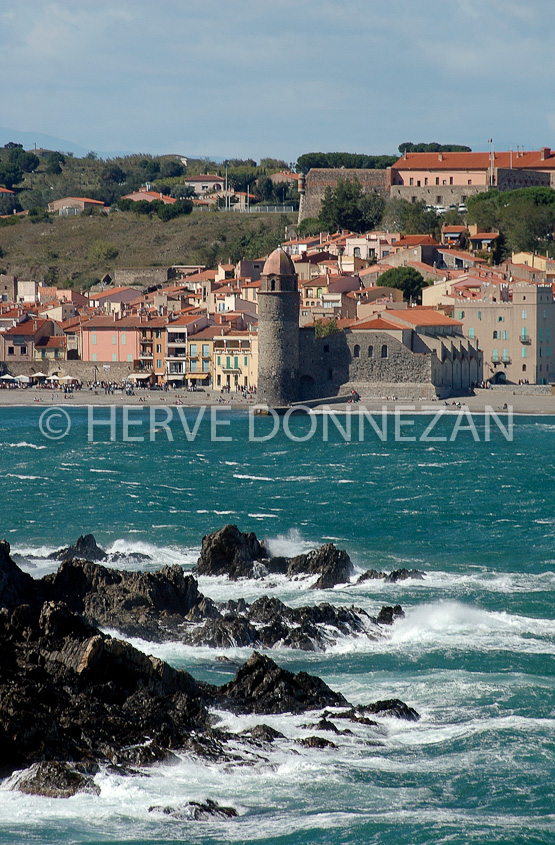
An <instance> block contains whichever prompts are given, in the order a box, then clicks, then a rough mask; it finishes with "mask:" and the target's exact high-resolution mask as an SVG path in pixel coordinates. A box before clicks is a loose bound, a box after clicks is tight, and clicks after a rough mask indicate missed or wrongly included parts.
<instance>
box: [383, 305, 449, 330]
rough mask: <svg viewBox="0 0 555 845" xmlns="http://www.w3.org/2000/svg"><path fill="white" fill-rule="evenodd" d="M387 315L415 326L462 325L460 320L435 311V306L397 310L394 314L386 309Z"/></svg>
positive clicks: (419, 306)
mask: <svg viewBox="0 0 555 845" xmlns="http://www.w3.org/2000/svg"><path fill="white" fill-rule="evenodd" d="M384 313H385V314H387V317H388V318H389V317H393V319H398V320H402V321H403V322H406V323H410V324H411V325H414V326H462V323H460V322H458V320H452V319H451V318H450V317H446V316H445V314H443V313H442V312H440V311H435V310H434V309H433V308H425V307H424V306H422V305H418V306H416V308H407V309H405V310H403V311H399V312H395V313H394V314H393V313H391V312H389V311H386V312H384Z"/></svg>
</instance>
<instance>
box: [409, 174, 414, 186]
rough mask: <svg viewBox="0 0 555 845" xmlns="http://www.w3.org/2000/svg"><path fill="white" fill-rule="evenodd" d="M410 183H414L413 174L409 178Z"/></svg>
mask: <svg viewBox="0 0 555 845" xmlns="http://www.w3.org/2000/svg"><path fill="white" fill-rule="evenodd" d="M409 185H414V179H413V178H412V176H411V177H410V179H409Z"/></svg>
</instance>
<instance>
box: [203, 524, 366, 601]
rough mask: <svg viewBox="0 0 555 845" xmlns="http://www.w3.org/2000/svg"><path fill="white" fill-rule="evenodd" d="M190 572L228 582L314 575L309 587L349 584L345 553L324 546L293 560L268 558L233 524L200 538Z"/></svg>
mask: <svg viewBox="0 0 555 845" xmlns="http://www.w3.org/2000/svg"><path fill="white" fill-rule="evenodd" d="M193 572H194V573H195V574H197V575H227V577H228V578H231V580H233V581H236V580H237V579H239V578H262V577H265V576H266V575H277V574H279V575H286V576H287V577H288V578H295V579H296V578H300V577H308V576H318V578H317V580H316V581H315V583H314V584H312V588H313V589H316V590H328V589H330V588H331V587H334V586H335V585H336V584H344V583H347V582H348V581H349V578H350V577H351V575H352V573H353V564H352V563H351V559H350V557H349V555H348V554H347V552H346V551H344V550H342V549H336V548H335V546H334V545H333V543H326V544H325V545H324V546H320V548H319V549H315V550H313V551H311V552H308V553H307V554H302V555H297V556H296V557H294V558H286V557H272V556H271V555H270V552H269V550H268V549H267V548H266V546H265V545H263V544H262V543H260V542H259V541H258V540H257V538H256V535H255V534H253V533H252V532H251V533H250V534H243V533H242V532H241V531H239V529H238V528H237V526H236V525H226V526H225V527H224V528H220V529H219V531H215V532H214V533H213V534H208V535H207V536H206V537H203V538H202V548H201V553H200V557H199V559H198V562H197V565H196V567H195V568H194V570H193Z"/></svg>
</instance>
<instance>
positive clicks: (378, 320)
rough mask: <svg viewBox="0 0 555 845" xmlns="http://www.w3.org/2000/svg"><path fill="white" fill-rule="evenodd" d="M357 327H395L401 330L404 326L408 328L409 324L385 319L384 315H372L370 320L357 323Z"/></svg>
mask: <svg viewBox="0 0 555 845" xmlns="http://www.w3.org/2000/svg"><path fill="white" fill-rule="evenodd" d="M354 328H355V329H376V330H378V329H389V330H391V329H395V330H396V331H399V329H402V328H408V326H400V325H399V323H394V322H393V321H392V320H384V318H383V317H372V318H371V319H369V320H365V321H364V322H362V323H357V324H356V325H355V326H354Z"/></svg>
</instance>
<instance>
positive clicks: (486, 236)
mask: <svg viewBox="0 0 555 845" xmlns="http://www.w3.org/2000/svg"><path fill="white" fill-rule="evenodd" d="M498 237H499V232H480V233H479V234H478V235H469V238H470V240H471V241H494V240H495V239H496V238H498Z"/></svg>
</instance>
